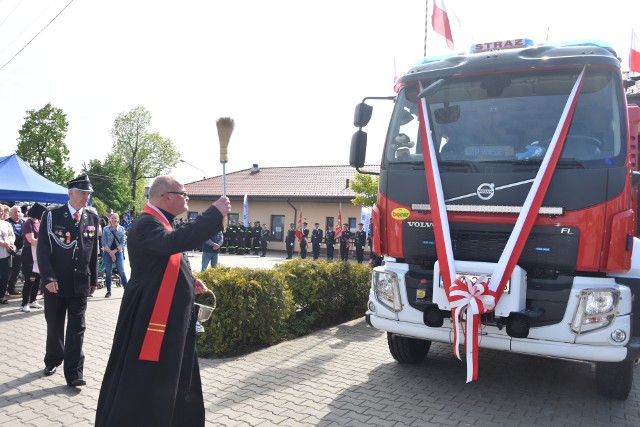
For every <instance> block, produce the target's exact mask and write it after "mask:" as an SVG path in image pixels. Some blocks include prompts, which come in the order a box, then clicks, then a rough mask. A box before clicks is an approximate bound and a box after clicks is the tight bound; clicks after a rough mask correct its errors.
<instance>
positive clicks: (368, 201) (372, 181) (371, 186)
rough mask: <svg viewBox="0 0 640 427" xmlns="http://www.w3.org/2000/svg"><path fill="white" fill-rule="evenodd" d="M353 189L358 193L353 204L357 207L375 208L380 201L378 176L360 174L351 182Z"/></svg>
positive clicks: (352, 201)
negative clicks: (378, 200)
mask: <svg viewBox="0 0 640 427" xmlns="http://www.w3.org/2000/svg"><path fill="white" fill-rule="evenodd" d="M351 189H352V190H353V191H354V192H355V193H356V197H354V198H353V200H351V203H353V204H354V205H355V206H364V207H370V206H373V205H375V204H376V201H377V199H378V176H374V175H365V174H360V173H358V174H356V175H355V176H354V177H353V180H352V181H351Z"/></svg>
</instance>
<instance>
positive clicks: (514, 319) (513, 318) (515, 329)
mask: <svg viewBox="0 0 640 427" xmlns="http://www.w3.org/2000/svg"><path fill="white" fill-rule="evenodd" d="M507 335H509V336H510V337H513V338H526V337H528V336H529V319H527V318H526V317H524V316H519V315H514V314H513V313H512V314H511V315H509V318H508V319H507Z"/></svg>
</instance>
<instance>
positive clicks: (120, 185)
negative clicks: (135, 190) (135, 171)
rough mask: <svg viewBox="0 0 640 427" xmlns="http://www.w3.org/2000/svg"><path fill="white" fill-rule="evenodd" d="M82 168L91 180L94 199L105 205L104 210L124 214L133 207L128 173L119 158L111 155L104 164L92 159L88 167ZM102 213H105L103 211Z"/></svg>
mask: <svg viewBox="0 0 640 427" xmlns="http://www.w3.org/2000/svg"><path fill="white" fill-rule="evenodd" d="M82 166H83V170H84V172H85V173H86V174H87V175H89V179H91V185H92V186H93V191H94V192H93V197H94V198H95V199H97V200H100V202H102V203H103V204H104V205H105V207H104V210H106V209H107V208H112V209H113V210H115V211H116V212H119V213H122V212H125V211H128V210H130V209H131V208H132V207H133V199H132V198H131V185H130V182H129V176H128V172H127V170H126V167H125V165H124V162H123V161H122V159H121V158H120V157H119V156H116V155H114V154H112V153H110V154H108V155H107V157H106V158H105V160H104V162H100V160H97V159H92V160H90V161H89V165H88V166H87V165H86V164H85V165H82ZM94 204H95V202H94ZM97 205H98V204H96V206H97ZM100 212H101V213H103V211H100Z"/></svg>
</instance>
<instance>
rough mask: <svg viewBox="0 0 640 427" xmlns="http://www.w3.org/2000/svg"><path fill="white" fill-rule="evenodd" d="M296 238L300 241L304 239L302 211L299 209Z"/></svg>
mask: <svg viewBox="0 0 640 427" xmlns="http://www.w3.org/2000/svg"><path fill="white" fill-rule="evenodd" d="M296 237H297V238H298V240H300V241H301V240H302V239H304V234H302V209H300V216H299V217H298V226H297V227H296Z"/></svg>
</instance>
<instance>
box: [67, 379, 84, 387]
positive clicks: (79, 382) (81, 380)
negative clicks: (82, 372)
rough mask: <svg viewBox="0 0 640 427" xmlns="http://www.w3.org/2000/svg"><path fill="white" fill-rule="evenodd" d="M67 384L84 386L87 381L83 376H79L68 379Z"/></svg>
mask: <svg viewBox="0 0 640 427" xmlns="http://www.w3.org/2000/svg"><path fill="white" fill-rule="evenodd" d="M67 385H68V386H69V387H82V386H83V385H87V382H86V381H85V380H83V379H82V378H77V379H75V380H71V381H67Z"/></svg>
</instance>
